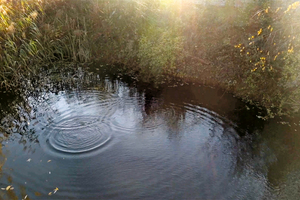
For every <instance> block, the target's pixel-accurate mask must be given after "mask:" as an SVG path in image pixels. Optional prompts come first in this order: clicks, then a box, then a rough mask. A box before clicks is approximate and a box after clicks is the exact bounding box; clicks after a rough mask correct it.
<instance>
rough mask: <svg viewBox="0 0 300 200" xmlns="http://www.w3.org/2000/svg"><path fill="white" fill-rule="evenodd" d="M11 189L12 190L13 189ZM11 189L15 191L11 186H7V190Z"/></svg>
mask: <svg viewBox="0 0 300 200" xmlns="http://www.w3.org/2000/svg"><path fill="white" fill-rule="evenodd" d="M11 188H12V189H11ZM9 189H11V190H13V187H12V185H9V186H7V187H6V188H5V190H9Z"/></svg>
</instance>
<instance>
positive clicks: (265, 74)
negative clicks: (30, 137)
mask: <svg viewBox="0 0 300 200" xmlns="http://www.w3.org/2000/svg"><path fill="white" fill-rule="evenodd" d="M299 8H300V5H299V1H276V3H274V2H273V1H268V0H263V1H249V3H247V4H244V5H242V6H236V5H235V4H234V1H232V0H227V1H226V4H225V5H222V6H221V5H216V4H207V5H205V6H204V5H202V4H195V3H192V2H190V3H187V1H174V0H159V1H154V0H113V1H103V0H10V1H9V0H0V18H1V21H0V67H1V71H0V86H1V87H2V88H7V89H8V88H14V87H19V86H20V83H21V82H22V81H24V80H26V79H27V78H28V77H30V76H32V75H36V74H38V73H39V72H40V71H41V70H45V69H49V68H51V67H53V66H56V67H57V66H60V67H64V66H68V67H70V66H78V65H82V64H84V65H83V66H89V64H90V63H100V64H103V65H111V66H117V67H118V68H120V70H122V71H124V72H125V71H126V73H129V74H132V75H133V76H135V77H136V78H137V79H139V80H142V81H145V82H153V83H154V82H157V83H159V82H161V81H164V80H165V79H166V77H170V76H173V77H179V78H182V79H184V80H185V81H192V82H200V83H203V84H207V85H212V86H217V87H221V88H223V89H225V90H226V91H228V92H232V93H233V94H234V95H236V96H237V97H240V98H242V99H243V100H244V101H246V102H249V103H251V104H253V105H256V106H258V107H261V108H262V109H264V110H265V111H266V116H268V117H274V116H276V115H283V114H291V113H294V112H297V111H298V110H299V108H300V89H299V82H300V77H299V73H300V65H299V59H300V57H299V48H300V45H299V44H300V23H299V20H297V19H300V9H299ZM100 64H99V66H102V65H100Z"/></svg>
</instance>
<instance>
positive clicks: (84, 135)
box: [46, 117, 111, 154]
mask: <svg viewBox="0 0 300 200" xmlns="http://www.w3.org/2000/svg"><path fill="white" fill-rule="evenodd" d="M91 122H93V121H91V120H87V118H86V117H73V118H70V119H64V120H63V121H62V122H61V123H59V124H58V125H57V126H55V127H54V128H53V129H52V130H51V131H50V133H49V134H48V137H47V139H46V144H47V146H49V147H50V148H52V149H53V150H56V151H58V152H62V153H73V154H76V153H85V152H90V151H93V150H95V149H97V148H100V147H102V146H104V145H105V144H106V143H108V142H109V141H110V139H111V135H110V131H109V127H108V126H107V125H106V124H105V123H103V122H100V121H98V122H97V123H96V122H95V121H94V123H91Z"/></svg>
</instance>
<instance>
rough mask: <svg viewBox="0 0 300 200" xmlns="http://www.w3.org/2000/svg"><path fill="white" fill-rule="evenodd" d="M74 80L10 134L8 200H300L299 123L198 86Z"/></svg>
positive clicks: (32, 100)
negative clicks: (262, 115) (265, 116)
mask: <svg viewBox="0 0 300 200" xmlns="http://www.w3.org/2000/svg"><path fill="white" fill-rule="evenodd" d="M72 77H76V78H77V79H82V80H83V82H84V83H82V82H81V83H77V84H73V86H72V87H69V86H68V85H67V84H65V85H60V87H58V85H59V84H58V85H56V86H55V84H53V85H51V83H49V84H50V86H49V85H48V86H49V87H48V88H52V89H50V90H49V89H34V90H33V91H34V92H31V93H28V95H26V96H25V97H24V99H25V101H26V105H25V106H24V107H25V108H27V111H26V109H24V113H25V114H24V115H22V116H20V117H19V120H18V122H14V123H15V124H16V123H19V125H18V128H12V129H11V130H12V132H13V133H11V134H7V133H5V131H4V130H2V132H1V137H2V142H1V149H0V150H1V151H0V167H1V168H0V169H1V173H0V175H1V176H0V188H2V190H1V191H0V197H1V198H2V199H295V198H297V197H299V190H300V187H299V186H300V185H299V180H300V179H299V177H300V159H299V156H300V154H299V152H300V145H299V144H300V134H299V131H298V129H299V128H298V126H299V119H298V120H297V118H293V119H280V120H273V121H272V120H271V121H269V122H265V121H263V120H261V119H259V114H258V112H257V111H256V110H255V109H254V108H252V107H251V106H247V105H245V104H244V103H242V102H241V101H240V100H238V99H237V98H235V97H233V96H232V95H230V94H226V93H224V92H223V91H221V90H218V89H213V88H209V87H204V86H199V85H194V84H182V83H180V82H172V83H168V84H163V85H160V86H158V87H152V86H149V85H137V84H134V83H133V82H132V81H127V80H123V81H122V79H115V78H111V77H109V76H101V75H99V74H97V73H93V75H90V76H88V75H84V76H83V78H82V77H81V76H80V75H79V76H77V75H76V76H72ZM74 85H75V86H74ZM1 96H2V98H1V102H2V103H1V106H2V108H1V110H2V111H3V110H7V106H9V104H8V105H7V103H3V102H6V101H8V102H9V101H10V100H9V99H10V98H14V97H10V96H8V95H7V94H4V93H1ZM25 111H26V112H25ZM11 112H13V111H11ZM1 123H2V126H5V124H9V123H10V122H8V121H7V120H2V122H1ZM12 188H13V189H12Z"/></svg>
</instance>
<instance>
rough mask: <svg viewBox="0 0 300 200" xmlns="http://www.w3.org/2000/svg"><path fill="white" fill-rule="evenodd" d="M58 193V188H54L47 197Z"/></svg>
mask: <svg viewBox="0 0 300 200" xmlns="http://www.w3.org/2000/svg"><path fill="white" fill-rule="evenodd" d="M57 191H58V187H56V188H55V189H54V190H53V191H52V192H49V193H48V195H49V196H51V195H52V194H55V193H56V192H57Z"/></svg>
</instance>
